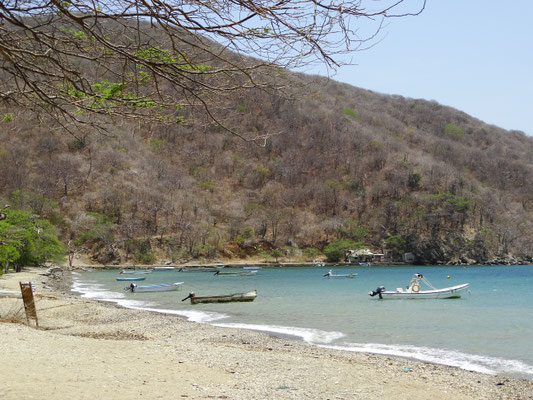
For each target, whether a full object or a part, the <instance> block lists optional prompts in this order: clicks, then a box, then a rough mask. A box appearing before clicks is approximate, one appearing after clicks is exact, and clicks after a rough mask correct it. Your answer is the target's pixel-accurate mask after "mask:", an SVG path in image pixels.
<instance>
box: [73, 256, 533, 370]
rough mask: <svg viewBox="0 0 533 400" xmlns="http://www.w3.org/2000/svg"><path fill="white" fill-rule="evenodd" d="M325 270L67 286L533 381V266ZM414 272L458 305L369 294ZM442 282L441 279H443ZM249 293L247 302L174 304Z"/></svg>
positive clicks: (319, 341) (169, 275) (130, 303)
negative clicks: (143, 289)
mask: <svg viewBox="0 0 533 400" xmlns="http://www.w3.org/2000/svg"><path fill="white" fill-rule="evenodd" d="M328 269H329V268H316V267H295V268H268V269H267V268H265V269H262V270H260V271H258V273H257V275H255V276H244V277H239V276H234V277H228V276H226V277H222V276H214V274H213V273H208V272H178V271H177V270H170V271H154V272H153V273H152V274H149V275H146V276H147V278H146V281H144V282H138V283H139V284H154V283H170V282H180V281H183V282H185V283H184V284H183V288H182V290H181V291H179V292H153V293H130V292H125V291H124V290H123V288H124V287H125V286H128V284H129V283H128V282H117V281H115V278H116V277H117V276H118V272H119V271H94V272H85V273H80V274H75V276H74V277H75V279H74V284H73V290H74V291H77V292H79V293H80V294H81V295H82V296H84V297H89V298H94V299H99V300H107V301H113V302H116V303H118V304H120V305H123V306H125V307H131V308H141V309H149V310H155V311H159V312H166V313H171V314H176V315H180V316H183V317H185V318H188V319H190V320H192V321H196V322H202V323H210V324H213V325H219V326H225V327H237V328H246V329H254V330H260V331H265V332H270V333H273V334H276V335H281V336H288V337H295V338H299V339H302V340H304V341H306V342H309V343H312V344H315V345H318V346H325V347H331V348H337V349H342V350H347V351H364V352H371V353H378V354H388V355H394V356H400V357H407V358H414V359H418V360H422V361H427V362H434V363H439V364H446V365H453V366H458V367H461V368H464V369H467V370H473V371H479V372H485V373H490V374H499V375H505V376H513V377H520V378H526V379H530V380H531V379H533V345H531V342H532V339H533V335H532V332H533V290H532V289H533V266H502V267H494V266H491V267H488V266H486V267H468V268H465V267H448V266H447V267H412V266H402V267H397V266H395V267H338V268H337V267H335V268H334V269H333V272H334V273H335V274H343V273H350V272H354V273H357V274H358V275H357V276H356V277H355V278H354V279H327V278H324V277H323V275H324V274H325V273H326V272H327V271H328ZM414 273H421V274H423V275H424V276H425V277H426V278H427V279H428V280H429V282H430V283H432V284H433V286H435V287H437V288H441V287H447V286H454V285H459V284H461V283H467V282H468V283H470V292H469V293H467V294H466V295H465V296H463V297H462V298H460V299H428V300H379V299H378V298H377V297H370V296H368V292H369V290H374V289H375V288H376V287H378V286H381V285H383V286H385V287H386V288H387V289H388V290H394V289H395V288H397V287H405V286H406V285H407V284H408V283H409V281H410V279H411V277H412V275H413V274H414ZM448 276H449V278H448ZM252 289H257V291H258V297H257V298H256V300H255V301H254V302H252V303H229V304H199V305H194V306H193V305H191V304H190V302H189V301H186V302H182V301H181V299H182V298H184V297H186V296H187V294H188V293H189V292H195V293H196V294H197V295H198V296H202V295H215V294H226V293H233V292H243V291H249V290H252Z"/></svg>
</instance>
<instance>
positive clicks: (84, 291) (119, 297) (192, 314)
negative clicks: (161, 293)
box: [70, 277, 227, 323]
mask: <svg viewBox="0 0 533 400" xmlns="http://www.w3.org/2000/svg"><path fill="white" fill-rule="evenodd" d="M76 278H78V277H76ZM104 286H105V285H103V284H101V283H91V282H87V281H85V282H80V281H79V280H77V279H74V280H73V282H72V285H71V288H70V290H71V291H73V292H76V293H79V294H80V297H83V298H87V299H92V300H100V301H106V302H112V303H116V304H117V305H119V306H121V307H124V308H130V309H133V310H145V311H153V312H157V313H162V314H171V315H178V316H181V317H184V318H186V319H187V320H189V321H192V322H198V323H210V322H212V321H218V320H221V319H224V318H227V315H225V314H222V313H214V312H206V311H192V310H170V309H161V308H153V306H155V305H157V303H154V302H148V301H141V300H132V299H128V298H127V297H126V295H125V294H124V293H121V292H112V291H109V290H106V289H101V288H102V287H104Z"/></svg>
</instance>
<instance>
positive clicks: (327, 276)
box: [324, 270, 357, 279]
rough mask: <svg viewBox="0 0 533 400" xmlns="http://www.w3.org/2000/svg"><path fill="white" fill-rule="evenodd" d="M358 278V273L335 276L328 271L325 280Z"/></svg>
mask: <svg viewBox="0 0 533 400" xmlns="http://www.w3.org/2000/svg"><path fill="white" fill-rule="evenodd" d="M356 276H357V274H356V273H354V272H350V273H349V274H334V273H333V272H332V271H331V270H329V271H328V273H327V274H326V275H324V278H332V279H335V278H348V279H350V278H355V277H356Z"/></svg>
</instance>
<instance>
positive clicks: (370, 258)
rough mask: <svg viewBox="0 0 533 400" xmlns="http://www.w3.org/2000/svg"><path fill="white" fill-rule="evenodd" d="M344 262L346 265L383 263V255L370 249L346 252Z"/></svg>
mask: <svg viewBox="0 0 533 400" xmlns="http://www.w3.org/2000/svg"><path fill="white" fill-rule="evenodd" d="M344 260H345V261H346V262H348V263H367V264H371V263H381V262H384V261H385V254H383V253H381V252H374V251H372V250H370V249H358V250H348V251H346V253H345V258H344Z"/></svg>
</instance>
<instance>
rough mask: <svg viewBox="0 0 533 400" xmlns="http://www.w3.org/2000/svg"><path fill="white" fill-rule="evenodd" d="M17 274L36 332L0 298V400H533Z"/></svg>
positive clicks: (527, 385) (2, 281)
mask: <svg viewBox="0 0 533 400" xmlns="http://www.w3.org/2000/svg"><path fill="white" fill-rule="evenodd" d="M45 271H46V269H37V268H32V269H25V270H24V271H23V272H21V273H18V274H16V273H9V274H6V275H4V276H2V277H0V289H7V290H16V291H18V290H19V281H23V282H27V281H32V282H34V283H35V284H36V290H35V295H36V307H37V313H38V317H39V325H40V329H34V328H33V324H30V325H32V326H28V325H27V324H26V318H25V314H24V308H23V305H22V300H20V299H16V298H0V335H1V337H2V340H1V341H0V360H1V361H0V363H1V366H2V385H0V399H3V400H11V399H17V400H18V399H66V398H68V399H95V398H96V399H132V398H145V399H177V398H188V399H369V398H374V397H378V396H379V397H385V398H398V399H429V398H431V399H533V382H531V381H525V380H518V379H511V378H506V377H501V376H492V375H485V374H480V373H475V372H470V371H464V370H461V369H458V368H454V367H446V366H439V365H432V364H425V363H420V362H416V361H413V360H407V359H400V358H393V357H385V356H377V355H372V354H362V353H353V352H343V351H336V350H330V349H324V348H319V347H316V346H312V345H308V344H305V343H302V342H298V341H295V340H287V339H282V338H277V337H273V336H270V335H267V334H262V333H259V332H252V331H246V330H238V329H228V328H220V327H214V326H210V325H206V324H198V323H192V322H188V321H186V320H183V319H181V318H178V317H175V316H169V315H163V314H158V313H153V312H148V311H137V310H129V309H124V308H120V307H117V306H115V305H113V304H109V303H99V302H95V301H90V300H86V299H81V298H79V297H76V296H74V295H72V294H71V293H70V291H69V285H70V273H69V272H68V271H65V272H64V273H63V274H58V275H56V276H57V278H54V277H53V276H44V275H43V274H44V272H45Z"/></svg>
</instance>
